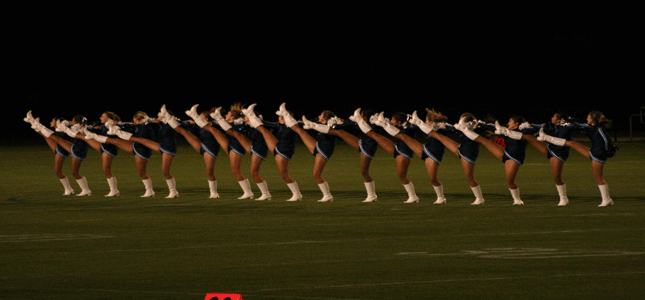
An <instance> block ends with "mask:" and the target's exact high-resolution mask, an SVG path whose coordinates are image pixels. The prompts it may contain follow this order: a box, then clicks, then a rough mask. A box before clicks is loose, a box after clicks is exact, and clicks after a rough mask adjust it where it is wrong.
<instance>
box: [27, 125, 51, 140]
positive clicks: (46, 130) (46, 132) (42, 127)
mask: <svg viewBox="0 0 645 300" xmlns="http://www.w3.org/2000/svg"><path fill="white" fill-rule="evenodd" d="M34 126H35V127H34ZM32 128H34V130H36V131H37V132H40V133H41V134H42V135H43V136H45V137H50V136H51V135H52V134H54V131H52V130H51V129H49V128H47V127H45V125H43V124H40V123H34V125H33V126H32Z"/></svg>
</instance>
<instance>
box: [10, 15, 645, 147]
mask: <svg viewBox="0 0 645 300" xmlns="http://www.w3.org/2000/svg"><path fill="white" fill-rule="evenodd" d="M246 5H247V7H235V8H232V7H221V6H211V7H197V6H195V7H187V6H184V7H176V6H167V7H144V6H140V7H94V8H90V7H87V8H83V7H80V8H78V7H75V8H72V7H65V6H61V5H52V6H48V7H42V6H38V7H36V6H34V7H27V8H25V9H24V10H20V11H19V12H17V13H16V19H17V20H19V21H18V22H16V23H14V24H12V25H11V26H9V32H10V35H11V36H10V38H11V39H12V40H15V41H16V42H15V43H12V46H15V47H12V48H13V49H15V50H16V52H17V53H16V54H17V55H16V56H17V58H18V59H17V60H16V61H18V64H17V71H16V73H15V75H16V76H12V77H13V78H12V79H13V80H15V84H13V85H11V86H12V87H14V88H15V87H17V89H15V90H16V91H17V93H16V94H15V95H16V96H15V97H17V98H16V99H15V100H16V102H17V103H18V105H16V106H15V109H14V108H10V121H11V122H14V121H15V122H20V124H19V125H18V127H21V126H22V127H26V128H28V127H29V126H28V125H27V124H26V123H24V122H22V118H23V117H24V114H25V113H26V112H27V111H28V110H33V112H34V115H35V116H37V117H41V118H43V119H50V118H51V117H53V116H55V115H60V116H63V117H66V118H71V117H72V116H73V115H75V114H83V115H85V116H87V117H88V118H89V119H90V120H91V121H93V120H96V119H98V117H99V115H100V114H101V113H102V112H103V111H106V110H111V111H115V112H117V114H119V115H120V116H121V117H122V118H124V119H129V118H131V116H132V115H133V114H134V112H135V111H137V110H143V111H146V112H147V113H148V114H150V115H156V113H157V112H158V110H159V108H160V106H161V105H162V104H167V105H168V108H169V109H171V110H173V111H175V112H176V113H177V115H178V116H180V117H184V116H185V115H184V113H183V111H185V110H186V109H188V108H190V107H191V106H192V105H193V104H200V106H201V108H210V107H213V106H224V107H228V106H230V105H231V104H232V103H234V102H241V103H245V104H251V103H258V108H257V109H258V111H260V112H261V113H265V116H266V118H267V119H269V120H273V119H274V118H275V115H273V112H274V111H275V110H276V109H277V107H278V105H279V104H280V103H282V102H287V106H288V108H289V109H290V110H292V111H294V113H296V115H300V114H306V115H307V116H311V117H313V116H314V115H317V114H319V113H320V111H321V110H323V109H330V110H332V111H334V112H336V113H337V114H338V115H339V116H341V117H347V116H349V115H350V114H351V112H353V110H354V109H356V108H358V107H362V108H373V109H376V110H379V111H380V110H382V111H386V112H394V111H404V112H408V113H409V112H412V111H413V110H421V111H422V110H424V109H425V108H426V107H430V108H432V107H434V108H436V109H437V110H439V111H441V112H443V113H444V114H446V115H448V116H449V118H450V119H451V121H454V122H456V121H457V117H458V116H459V114H461V113H462V112H466V111H468V112H473V113H475V114H476V115H477V116H478V117H480V118H484V117H486V115H487V114H491V115H493V116H494V117H497V118H500V119H507V118H508V117H509V116H510V115H512V114H519V115H523V116H524V117H526V118H527V119H528V120H529V121H532V122H540V123H541V122H545V121H547V118H548V117H550V116H551V115H552V114H553V112H554V111H556V110H558V109H563V110H566V111H567V112H569V114H571V115H574V116H577V117H580V118H584V117H585V116H586V114H587V113H588V112H589V111H590V110H592V109H595V110H601V111H603V112H605V114H606V115H607V116H608V117H609V118H612V119H614V121H615V122H616V124H617V126H620V125H621V124H622V125H626V124H627V121H626V120H627V118H628V116H629V115H630V114H633V113H637V112H638V108H639V107H640V106H644V105H645V103H643V100H642V99H643V97H642V93H640V92H639V90H640V89H641V87H642V83H641V82H642V80H638V79H639V78H638V76H635V75H634V74H633V73H631V72H630V71H631V70H633V71H636V72H637V74H638V73H642V72H641V66H642V59H641V58H640V56H641V55H642V53H643V52H642V48H639V47H638V46H637V45H638V40H640V39H641V36H642V34H636V33H635V28H634V26H635V25H636V24H637V22H636V20H638V19H637V18H632V17H631V15H633V14H634V10H632V9H631V8H628V7H622V8H621V7H614V8H615V11H617V12H620V13H619V14H615V13H614V12H613V10H612V11H610V10H608V9H606V8H603V7H585V6H582V5H578V4H576V5H571V6H570V7H565V6H561V5H560V6H557V7H555V6H544V5H543V4H522V5H523V6H521V5H516V6H512V7H505V6H500V7H495V6H481V7H468V8H465V7H461V6H458V5H456V4H455V5H453V6H447V5H442V6H439V5H424V6H412V5H408V6H406V5H398V4H397V5H390V6H378V5H370V6H362V5H355V6H348V5H339V6H333V7H331V6H328V7H325V6H324V5H326V4H323V3H321V4H320V5H321V6H320V7H313V6H312V7H308V6H299V5H297V4H296V5H285V6H265V7H258V6H250V4H246ZM610 12H611V13H610ZM637 54H638V55H637ZM10 88H11V87H10ZM12 101H13V99H12ZM634 101H636V103H635V102H634ZM623 120H625V121H623ZM29 134H33V131H27V132H26V133H25V134H24V135H29ZM10 137H11V133H10ZM13 138H15V137H13Z"/></svg>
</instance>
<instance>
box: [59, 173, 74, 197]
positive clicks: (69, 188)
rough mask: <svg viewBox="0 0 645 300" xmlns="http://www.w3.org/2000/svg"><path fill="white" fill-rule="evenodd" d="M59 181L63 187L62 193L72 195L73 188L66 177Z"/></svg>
mask: <svg viewBox="0 0 645 300" xmlns="http://www.w3.org/2000/svg"><path fill="white" fill-rule="evenodd" d="M60 183H62V184H63V187H64V188H65V193H64V194H63V195H65V196H69V195H74V189H73V188H72V185H70V184H69V179H68V178H67V177H65V178H62V179H60Z"/></svg>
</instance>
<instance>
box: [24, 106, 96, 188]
mask: <svg viewBox="0 0 645 300" xmlns="http://www.w3.org/2000/svg"><path fill="white" fill-rule="evenodd" d="M25 121H27V122H29V123H31V124H32V128H33V129H34V130H35V131H36V132H38V133H40V134H41V135H42V136H43V137H44V138H45V139H46V140H47V144H48V145H50V147H52V149H53V150H54V151H56V149H57V148H58V146H60V148H62V149H64V150H65V151H66V152H67V153H71V155H72V176H74V178H75V179H76V182H77V183H78V185H79V187H80V188H81V192H80V193H79V194H77V195H76V196H91V195H92V191H91V190H90V188H89V184H88V182H87V179H86V178H85V176H83V175H81V173H80V169H81V163H82V162H83V161H84V160H85V158H86V157H87V143H86V142H85V141H84V140H81V139H73V140H72V141H73V142H72V141H70V140H68V139H67V138H65V137H62V135H61V134H54V131H52V130H51V129H49V128H47V127H45V126H44V125H42V124H41V123H40V121H39V119H34V118H33V116H32V115H31V111H30V112H29V113H28V114H27V118H25ZM51 125H52V127H55V128H56V129H55V130H56V131H57V132H60V133H64V132H63V130H62V127H66V126H67V122H63V121H62V119H60V118H54V119H53V120H52V124H51ZM69 125H71V126H72V127H73V129H74V130H76V131H79V130H81V129H82V128H83V127H84V126H86V125H87V119H86V118H85V117H83V116H82V115H76V116H74V118H72V121H71V122H70V123H69ZM65 135H66V134H65ZM63 155H65V153H64V152H61V153H60V154H59V156H63ZM58 164H61V165H62V161H61V160H60V159H58V158H57V160H56V166H55V168H56V169H57V168H59V167H60V165H58ZM57 176H58V178H59V179H60V180H61V183H62V184H63V186H64V187H65V194H64V195H71V194H73V190H72V189H71V187H68V185H69V183H68V180H67V179H66V177H65V176H64V175H63V174H62V171H60V172H59V171H57Z"/></svg>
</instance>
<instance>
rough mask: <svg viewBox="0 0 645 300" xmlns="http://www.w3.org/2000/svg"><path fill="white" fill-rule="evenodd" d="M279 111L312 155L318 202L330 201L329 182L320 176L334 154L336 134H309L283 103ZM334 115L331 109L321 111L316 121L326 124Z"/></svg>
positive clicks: (331, 199)
mask: <svg viewBox="0 0 645 300" xmlns="http://www.w3.org/2000/svg"><path fill="white" fill-rule="evenodd" d="M279 112H280V114H281V116H282V117H283V118H284V119H285V124H286V125H287V126H289V127H290V128H291V130H293V131H295V132H296V133H297V134H298V135H299V136H300V139H301V140H302V141H303V143H304V144H305V146H306V147H307V149H309V152H311V154H313V155H314V157H315V159H314V168H313V176H314V180H316V182H317V183H318V187H319V188H320V191H321V192H322V194H323V197H322V198H321V199H320V200H318V202H331V201H334V196H332V194H331V191H330V189H329V183H328V182H327V180H325V179H324V178H323V177H322V172H323V171H324V169H325V165H327V162H328V161H329V159H330V158H331V156H332V155H333V154H334V149H335V147H336V136H334V135H329V134H326V133H322V132H319V134H318V139H317V140H316V139H315V138H314V137H312V136H311V135H309V133H307V131H305V129H303V128H301V127H300V125H299V124H298V121H296V119H295V118H293V116H291V115H290V114H289V113H288V112H287V109H286V106H285V103H282V105H280V109H279ZM335 116H336V115H335V114H334V113H333V112H331V111H328V110H326V111H323V112H322V113H321V114H320V115H319V116H318V122H319V123H321V124H327V121H329V120H331V119H332V117H335Z"/></svg>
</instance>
